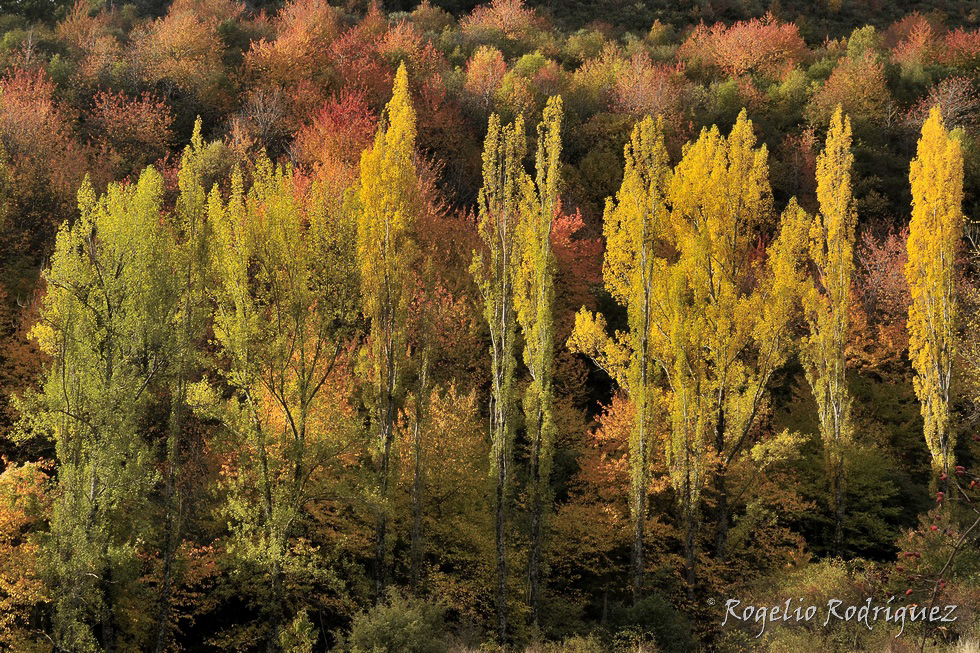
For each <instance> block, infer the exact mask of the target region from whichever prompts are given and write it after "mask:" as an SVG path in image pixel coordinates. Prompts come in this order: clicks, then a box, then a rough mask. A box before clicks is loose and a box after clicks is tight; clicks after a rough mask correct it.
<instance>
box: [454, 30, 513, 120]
mask: <svg viewBox="0 0 980 653" xmlns="http://www.w3.org/2000/svg"><path fill="white" fill-rule="evenodd" d="M506 73H507V62H506V61H504V55H503V53H502V52H501V51H500V50H498V49H497V48H493V47H490V46H482V47H480V48H477V50H476V52H474V53H473V56H472V57H470V58H469V61H467V62H466V77H465V81H464V82H463V85H464V88H466V90H467V91H469V92H470V93H471V94H472V95H473V96H474V97H475V98H476V100H477V103H478V104H480V105H481V107H482V108H483V110H484V111H489V110H490V108H491V107H492V106H493V97H494V94H495V93H496V92H497V89H498V88H499V87H500V82H501V81H502V80H503V78H504V75H505V74H506Z"/></svg>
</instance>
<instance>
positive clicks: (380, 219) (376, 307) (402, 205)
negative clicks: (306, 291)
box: [357, 64, 419, 598]
mask: <svg viewBox="0 0 980 653" xmlns="http://www.w3.org/2000/svg"><path fill="white" fill-rule="evenodd" d="M359 201H360V216H359V218H358V224H357V258H358V262H359V265H360V273H361V274H360V279H361V296H362V301H363V311H364V315H365V316H366V317H367V318H368V319H369V320H370V324H371V327H370V328H371V336H370V360H371V373H372V382H373V385H374V393H375V416H374V420H375V424H374V428H376V429H377V436H378V437H377V447H378V450H377V466H378V472H379V474H380V479H379V496H378V500H379V509H378V522H377V534H376V541H375V556H376V569H375V574H376V585H377V587H376V593H377V596H378V598H381V596H382V593H383V590H384V586H385V584H386V568H387V563H386V558H387V547H388V544H387V527H388V514H387V511H388V510H389V506H388V503H389V484H390V481H391V475H392V472H391V463H392V453H391V447H392V445H393V444H394V441H395V422H396V418H397V415H398V409H399V405H400V404H401V402H402V399H403V396H402V395H403V394H404V387H403V386H404V383H403V381H402V380H401V378H400V377H401V376H402V372H403V369H404V368H405V367H406V365H407V361H406V352H407V341H406V338H407V334H406V329H405V325H406V319H407V315H408V307H409V303H410V302H411V299H412V296H413V289H414V284H415V277H414V275H413V270H414V266H415V262H416V260H417V258H418V253H417V248H416V245H415V221H416V218H417V214H418V211H419V199H418V173H417V171H416V167H415V109H414V108H413V107H412V100H411V96H410V95H409V90H408V73H407V72H406V70H405V65H404V64H402V65H401V66H399V68H398V73H397V74H396V76H395V85H394V90H393V93H392V98H391V101H390V102H389V103H388V106H387V107H386V108H385V112H384V115H383V116H382V118H381V125H380V127H379V128H378V132H377V134H376V135H375V138H374V145H373V146H372V147H371V148H370V149H368V150H366V151H365V152H364V154H363V155H362V157H361V189H360V198H359Z"/></svg>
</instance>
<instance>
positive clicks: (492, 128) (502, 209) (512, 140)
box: [470, 114, 528, 643]
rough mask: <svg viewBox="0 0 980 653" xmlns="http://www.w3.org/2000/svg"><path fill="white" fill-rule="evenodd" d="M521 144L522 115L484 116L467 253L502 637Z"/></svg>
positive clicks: (523, 175)
mask: <svg viewBox="0 0 980 653" xmlns="http://www.w3.org/2000/svg"><path fill="white" fill-rule="evenodd" d="M526 147H527V144H526V141H525V136H524V118H523V117H521V116H518V117H517V119H516V120H515V121H514V122H513V123H511V124H509V125H504V126H501V124H500V118H499V117H498V116H497V114H492V115H491V116H490V120H489V125H488V128H487V137H486V140H485V141H484V143H483V187H482V188H481V189H480V194H479V199H478V203H479V204H478V205H479V210H480V213H479V230H480V237H481V238H482V239H483V242H484V244H485V246H486V251H485V253H476V252H474V254H473V264H472V265H471V266H470V272H471V273H472V274H473V278H474V279H475V280H476V283H477V285H478V286H479V289H480V294H481V296H482V298H483V315H484V318H485V319H486V321H487V324H488V326H489V328H490V342H491V348H490V355H491V372H490V374H491V378H490V442H491V451H490V467H491V474H492V475H493V476H494V478H495V480H496V488H495V497H494V498H495V501H494V517H495V538H496V540H495V542H496V562H497V589H496V602H497V635H498V636H499V637H500V641H501V643H503V642H505V641H506V637H507V582H506V581H507V555H506V542H505V532H504V531H505V527H506V502H507V491H508V485H509V482H510V464H511V458H512V456H513V451H512V449H513V443H514V421H515V419H516V411H515V396H514V373H515V368H516V358H515V350H516V346H517V320H516V316H515V306H514V283H515V278H516V275H517V269H518V265H519V264H520V254H519V251H518V244H517V242H518V240H517V238H518V229H519V226H518V225H519V221H520V208H521V207H520V203H521V199H522V193H523V192H524V191H525V189H526V188H527V183H528V181H527V173H525V172H524V169H523V161H524V154H525V150H526Z"/></svg>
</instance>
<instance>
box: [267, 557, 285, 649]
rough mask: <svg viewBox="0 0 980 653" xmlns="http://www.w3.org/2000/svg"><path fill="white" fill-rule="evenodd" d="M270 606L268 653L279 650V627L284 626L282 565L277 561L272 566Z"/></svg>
mask: <svg viewBox="0 0 980 653" xmlns="http://www.w3.org/2000/svg"><path fill="white" fill-rule="evenodd" d="M270 595H271V597H272V598H271V601H270V605H269V616H268V619H269V623H268V626H269V635H268V639H267V640H266V644H265V650H266V653H276V652H277V651H278V650H279V627H280V625H281V624H282V563H281V562H280V561H279V560H278V559H277V560H276V561H275V562H274V563H273V564H272V588H271V591H270Z"/></svg>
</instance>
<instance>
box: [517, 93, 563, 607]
mask: <svg viewBox="0 0 980 653" xmlns="http://www.w3.org/2000/svg"><path fill="white" fill-rule="evenodd" d="M561 120H562V102H561V97H557V96H556V97H552V98H550V99H549V100H548V103H547V105H546V106H545V109H544V116H543V119H542V121H541V123H539V124H538V146H537V153H536V155H535V168H536V173H537V174H536V176H535V180H534V184H533V186H532V185H530V184H528V185H527V190H526V191H525V199H524V207H523V208H522V211H521V221H520V224H519V231H520V234H519V245H518V247H519V249H520V262H519V263H518V270H517V280H516V282H515V294H514V305H515V308H516V310H517V322H518V324H520V327H521V330H522V331H523V332H524V364H525V365H527V368H528V371H529V372H530V375H531V382H530V383H529V384H528V387H527V390H526V391H525V393H524V423H525V425H526V428H527V434H528V440H529V441H530V444H531V470H530V480H529V481H528V484H529V487H530V493H529V494H530V498H531V548H530V551H529V554H528V603H529V605H530V607H531V619H532V621H533V622H534V624H535V625H537V623H538V597H539V593H540V586H541V577H540V576H541V547H542V540H543V539H544V530H545V527H544V523H543V522H544V520H545V518H546V515H545V510H546V504H547V503H548V502H549V501H550V499H551V496H550V480H551V463H552V457H553V454H554V439H555V422H554V415H553V405H552V404H553V402H554V391H553V389H552V377H553V376H554V356H555V353H554V349H555V343H554V340H555V336H554V316H553V311H554V306H553V305H554V297H555V267H556V262H555V254H554V252H553V251H552V249H551V228H552V221H553V220H554V218H555V215H556V213H557V212H558V211H559V210H560V205H561V198H560V192H561V189H560V183H561V177H560V175H561V170H560V165H561V161H560V159H561Z"/></svg>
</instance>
